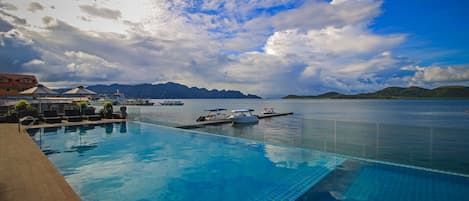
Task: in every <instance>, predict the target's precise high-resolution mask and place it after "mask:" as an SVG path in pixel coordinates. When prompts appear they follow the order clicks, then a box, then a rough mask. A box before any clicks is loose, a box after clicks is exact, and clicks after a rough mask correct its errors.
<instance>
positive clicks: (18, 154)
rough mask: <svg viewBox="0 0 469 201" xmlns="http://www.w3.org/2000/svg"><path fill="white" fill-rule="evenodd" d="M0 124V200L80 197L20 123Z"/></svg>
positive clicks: (76, 200) (41, 199) (74, 198)
mask: <svg viewBox="0 0 469 201" xmlns="http://www.w3.org/2000/svg"><path fill="white" fill-rule="evenodd" d="M18 128H19V127H18V124H0V200H8V201H10V200H12V201H16V200H18V201H19V200H21V201H23V200H25V201H28V200H31V201H32V200H35V201H36V200H40V201H46V200H70V201H78V200H81V199H80V197H79V196H78V194H77V193H76V192H75V191H74V190H73V189H72V187H71V186H70V185H69V184H68V182H67V181H66V180H65V178H64V177H63V176H62V174H60V172H59V171H58V170H57V168H56V167H55V166H54V164H52V162H51V161H50V160H49V159H48V158H47V156H46V155H44V153H43V152H42V151H41V150H40V149H39V147H38V146H37V145H36V144H35V143H34V142H33V140H32V139H31V137H30V136H29V135H28V133H27V131H26V129H25V128H24V127H23V128H21V129H18Z"/></svg>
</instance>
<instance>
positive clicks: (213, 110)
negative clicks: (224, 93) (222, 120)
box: [205, 108, 226, 112]
mask: <svg viewBox="0 0 469 201" xmlns="http://www.w3.org/2000/svg"><path fill="white" fill-rule="evenodd" d="M225 110H226V109H224V108H216V109H210V110H205V111H207V112H218V111H225Z"/></svg>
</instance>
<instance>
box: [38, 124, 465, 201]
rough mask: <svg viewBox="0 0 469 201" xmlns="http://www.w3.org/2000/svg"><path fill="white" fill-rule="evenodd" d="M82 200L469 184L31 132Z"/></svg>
mask: <svg viewBox="0 0 469 201" xmlns="http://www.w3.org/2000/svg"><path fill="white" fill-rule="evenodd" d="M29 133H30V135H31V137H32V139H33V140H34V141H35V142H36V143H37V145H38V146H39V147H40V148H41V149H42V150H43V152H44V153H45V154H46V155H47V156H48V157H49V159H50V160H51V161H52V162H53V163H54V165H55V166H56V167H57V168H58V169H59V170H60V172H61V173H62V174H63V175H64V177H65V178H66V180H67V181H68V182H69V183H70V185H71V186H72V188H73V189H74V190H75V191H76V192H77V193H78V194H79V195H80V196H81V198H82V199H83V200H464V199H466V198H467V197H468V196H469V177H465V176H457V175H450V174H443V173H438V172H432V171H425V170H419V169H413V168H406V167H401V166H395V165H387V164H380V163H375V162H369V161H363V160H357V159H351V158H348V157H346V156H342V155H336V154H332V153H325V152H321V151H316V150H312V149H305V148H296V147H285V146H278V145H272V144H265V143H261V142H257V141H252V140H243V139H239V138H231V137H224V136H219V135H212V134H208V133H199V132H193V131H185V130H179V129H172V128H166V127H161V126H156V125H151V124H145V123H138V122H129V123H120V124H103V125H97V126H92V125H86V126H74V127H64V128H47V129H35V130H29Z"/></svg>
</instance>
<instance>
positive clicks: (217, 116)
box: [197, 108, 229, 121]
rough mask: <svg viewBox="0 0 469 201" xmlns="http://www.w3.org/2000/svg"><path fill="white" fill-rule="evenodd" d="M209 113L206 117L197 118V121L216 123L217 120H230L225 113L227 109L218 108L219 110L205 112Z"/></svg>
mask: <svg viewBox="0 0 469 201" xmlns="http://www.w3.org/2000/svg"><path fill="white" fill-rule="evenodd" d="M205 111H207V112H208V114H207V115H205V116H200V117H199V118H197V121H216V120H225V119H228V117H229V115H228V114H226V113H225V112H224V111H226V109H223V108H217V109H211V110H205Z"/></svg>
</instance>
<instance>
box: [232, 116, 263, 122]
mask: <svg viewBox="0 0 469 201" xmlns="http://www.w3.org/2000/svg"><path fill="white" fill-rule="evenodd" d="M231 120H232V121H233V123H234V124H252V123H257V122H258V121H259V119H258V118H257V117H256V116H237V117H232V118H231Z"/></svg>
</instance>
